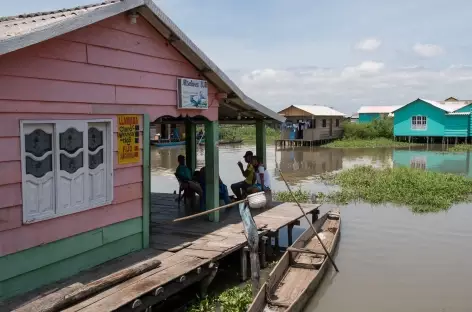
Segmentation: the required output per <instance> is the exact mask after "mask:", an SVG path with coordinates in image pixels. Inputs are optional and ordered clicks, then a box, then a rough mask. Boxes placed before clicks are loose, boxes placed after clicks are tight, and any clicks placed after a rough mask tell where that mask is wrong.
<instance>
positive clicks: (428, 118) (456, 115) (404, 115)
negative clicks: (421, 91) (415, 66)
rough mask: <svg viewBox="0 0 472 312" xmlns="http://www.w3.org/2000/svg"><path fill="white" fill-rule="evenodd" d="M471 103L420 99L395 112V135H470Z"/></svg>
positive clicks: (459, 136) (430, 136)
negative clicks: (443, 102)
mask: <svg viewBox="0 0 472 312" xmlns="http://www.w3.org/2000/svg"><path fill="white" fill-rule="evenodd" d="M470 125H471V123H470V104H465V103H445V104H442V103H440V102H436V101H431V100H425V99H417V100H415V101H413V102H411V103H408V104H407V105H404V106H402V107H401V108H399V109H397V110H395V111H394V135H395V136H396V137H427V138H438V137H441V138H468V137H469V136H470V133H471V132H470V131H471V130H470Z"/></svg>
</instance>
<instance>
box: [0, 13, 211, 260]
mask: <svg viewBox="0 0 472 312" xmlns="http://www.w3.org/2000/svg"><path fill="white" fill-rule="evenodd" d="M177 77H187V78H196V79H202V78H201V77H200V76H199V74H198V72H197V70H196V69H195V68H194V67H193V66H192V65H191V64H190V63H188V61H187V60H186V59H185V58H184V57H183V56H182V55H181V54H179V53H178V52H177V51H176V50H175V49H174V48H173V47H172V46H169V45H167V44H166V41H165V39H164V38H163V37H162V36H160V34H159V33H158V32H157V31H156V30H155V29H154V28H153V27H152V26H151V25H149V24H148V23H147V22H146V21H145V20H144V19H143V18H139V19H138V23H137V24H135V25H131V24H130V23H129V20H128V19H127V18H126V17H125V15H119V16H116V17H113V18H110V19H108V20H105V21H102V22H100V23H97V24H95V25H91V26H88V27H85V28H82V29H79V30H77V31H74V32H72V33H69V34H65V35H63V36H61V37H59V38H56V39H52V40H48V41H46V42H43V43H40V44H37V45H35V46H32V47H28V48H25V49H23V50H19V51H16V52H12V53H9V54H6V55H2V56H0V149H1V150H2V153H0V198H1V199H2V200H1V201H0V256H4V255H7V254H11V253H15V252H18V251H21V250H24V249H28V248H31V247H35V246H38V245H41V244H45V243H49V242H53V241H56V240H59V239H62V238H66V237H70V236H73V235H76V234H79V233H83V232H86V231H90V230H93V229H96V228H99V227H103V226H107V225H110V224H113V223H116V222H120V221H124V220H128V219H131V218H135V217H139V216H141V215H142V163H141V162H140V163H138V164H129V165H118V163H117V152H116V147H117V144H116V131H117V126H116V114H143V113H148V114H150V116H151V121H152V120H155V119H156V118H158V117H160V116H164V115H170V116H175V117H177V116H179V115H181V114H183V115H189V116H196V115H204V116H205V117H207V118H208V119H210V120H217V118H218V101H217V100H216V92H217V91H216V88H215V87H214V86H212V85H209V104H210V108H209V109H208V110H207V111H204V112H202V111H200V110H185V111H184V112H182V111H178V110H177V109H176V101H177ZM96 118H111V119H113V122H114V128H115V129H114V132H115V133H114V150H115V151H114V169H115V170H114V183H115V184H114V188H115V190H114V194H115V196H114V200H113V203H112V204H111V205H109V206H105V207H100V208H95V209H91V210H88V211H84V212H80V213H76V214H73V215H68V216H64V217H59V218H55V219H50V220H46V221H42V222H37V223H33V224H28V225H22V206H21V205H22V202H21V201H22V196H21V194H22V193H21V163H20V159H21V155H20V126H19V125H20V120H24V119H36V120H38V119H39V120H42V119H44V120H48V119H96ZM141 122H142V120H141ZM141 129H142V126H141ZM141 136H142V134H141ZM141 142H142V140H141ZM141 144H142V143H141ZM141 148H142V146H141Z"/></svg>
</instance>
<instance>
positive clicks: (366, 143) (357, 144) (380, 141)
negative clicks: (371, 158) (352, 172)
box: [322, 138, 419, 148]
mask: <svg viewBox="0 0 472 312" xmlns="http://www.w3.org/2000/svg"><path fill="white" fill-rule="evenodd" d="M415 145H419V144H415V143H408V142H398V141H394V140H392V139H387V138H375V139H357V138H352V139H342V140H337V141H334V142H331V143H328V144H325V145H323V146H322V147H328V148H389V147H409V146H415Z"/></svg>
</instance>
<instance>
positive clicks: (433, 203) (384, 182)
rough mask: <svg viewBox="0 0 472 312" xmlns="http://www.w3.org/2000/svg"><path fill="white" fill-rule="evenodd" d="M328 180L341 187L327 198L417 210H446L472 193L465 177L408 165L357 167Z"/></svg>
mask: <svg viewBox="0 0 472 312" xmlns="http://www.w3.org/2000/svg"><path fill="white" fill-rule="evenodd" d="M328 179H329V180H330V182H332V183H334V184H337V185H339V186H340V187H341V190H340V191H336V192H334V193H332V194H328V195H325V196H324V197H325V198H324V200H325V201H329V202H334V203H338V204H346V203H348V202H355V201H365V202H368V203H371V204H386V203H393V204H398V205H404V206H408V207H410V209H411V210H412V211H413V212H417V213H424V212H438V211H442V210H447V209H449V208H450V207H451V206H452V205H453V204H457V203H461V202H469V201H470V195H471V193H472V180H471V179H468V178H466V177H463V176H459V175H454V174H449V173H438V172H432V171H423V170H418V169H412V168H405V167H395V168H383V169H376V168H374V167H372V166H358V167H354V168H351V169H348V170H345V171H341V172H340V173H338V174H336V175H333V176H331V177H329V178H328Z"/></svg>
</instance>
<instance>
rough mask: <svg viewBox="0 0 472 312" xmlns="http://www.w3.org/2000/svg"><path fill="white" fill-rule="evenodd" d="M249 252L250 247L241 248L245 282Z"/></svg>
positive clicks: (242, 274)
mask: <svg viewBox="0 0 472 312" xmlns="http://www.w3.org/2000/svg"><path fill="white" fill-rule="evenodd" d="M248 253H249V248H248V247H247V246H246V247H243V248H241V281H243V282H245V281H246V280H247V256H248Z"/></svg>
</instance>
